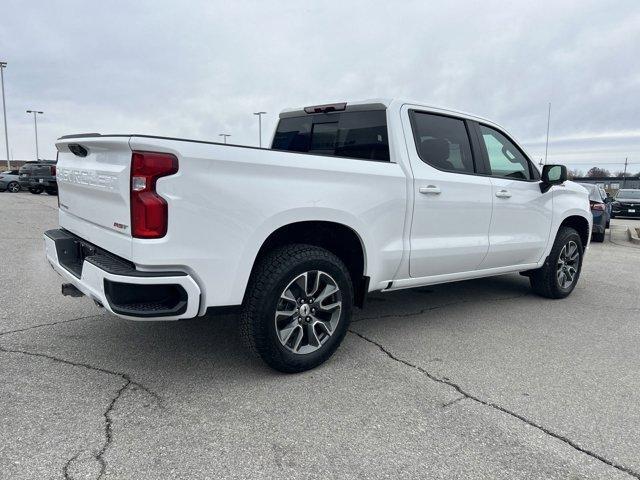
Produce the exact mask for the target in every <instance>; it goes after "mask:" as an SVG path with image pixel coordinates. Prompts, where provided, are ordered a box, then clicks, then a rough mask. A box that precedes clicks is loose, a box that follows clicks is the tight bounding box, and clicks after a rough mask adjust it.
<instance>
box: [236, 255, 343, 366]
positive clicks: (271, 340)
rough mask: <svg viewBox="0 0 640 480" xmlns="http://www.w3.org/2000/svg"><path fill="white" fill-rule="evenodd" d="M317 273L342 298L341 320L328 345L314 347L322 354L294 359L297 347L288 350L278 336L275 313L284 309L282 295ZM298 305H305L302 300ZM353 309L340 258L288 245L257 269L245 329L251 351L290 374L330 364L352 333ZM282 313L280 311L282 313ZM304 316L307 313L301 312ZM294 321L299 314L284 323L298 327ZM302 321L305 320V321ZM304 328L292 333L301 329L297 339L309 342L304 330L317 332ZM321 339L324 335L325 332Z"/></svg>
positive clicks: (244, 309)
mask: <svg viewBox="0 0 640 480" xmlns="http://www.w3.org/2000/svg"><path fill="white" fill-rule="evenodd" d="M313 271H315V272H318V271H320V272H326V274H328V276H330V278H331V280H332V281H334V282H335V284H336V286H337V287H338V288H339V295H340V296H341V298H340V300H341V302H342V303H341V307H340V309H341V310H340V312H339V316H336V317H337V324H336V325H335V327H334V328H333V331H332V333H331V334H330V335H327V336H326V338H323V343H320V342H317V344H319V346H312V345H311V344H309V345H310V347H311V348H317V349H316V350H315V351H312V352H309V353H294V351H292V350H291V349H290V348H296V347H289V348H286V347H285V346H284V345H283V343H281V340H280V337H279V336H278V330H277V328H276V310H277V309H278V305H282V304H281V303H279V302H282V301H283V300H281V298H282V297H281V295H282V294H283V293H284V292H285V290H286V289H287V288H288V287H289V286H291V285H293V284H292V282H293V280H294V279H296V278H297V277H298V276H300V275H302V274H304V273H305V272H313ZM294 296H295V295H294ZM312 300H313V299H312ZM316 300H317V299H316ZM299 301H300V302H302V299H299ZM292 304H294V305H295V308H296V312H297V311H298V303H296V302H292ZM315 305H317V304H315ZM309 306H311V304H309ZM352 307H353V285H352V282H351V277H350V275H349V271H348V270H347V268H346V267H345V265H344V263H343V262H342V261H341V260H340V259H339V258H338V257H336V256H335V255H334V254H333V253H331V252H329V251H327V250H325V249H323V248H319V247H315V246H311V245H302V244H293V245H287V246H284V247H281V248H278V249H275V250H274V251H272V252H270V253H268V254H267V255H265V256H264V257H263V258H262V259H261V260H260V261H259V264H258V265H256V267H255V269H254V271H253V273H252V274H251V278H250V280H249V285H248V287H247V293H246V295H245V300H244V302H243V307H242V313H241V314H240V328H241V332H242V335H243V337H244V338H245V341H246V343H247V344H248V346H249V347H250V348H251V349H252V350H253V351H254V352H256V353H257V354H258V355H259V356H260V357H261V358H262V359H263V360H264V361H265V362H266V363H267V365H269V366H270V367H271V368H273V369H275V370H278V371H281V372H285V373H295V372H303V371H305V370H310V369H312V368H314V367H317V366H318V365H320V364H322V363H323V362H325V361H326V360H327V359H328V358H329V357H331V355H333V353H334V352H335V351H336V349H337V348H338V347H339V346H340V343H341V342H342V339H343V338H344V336H345V335H346V333H347V330H348V328H349V323H350V321H351V311H352ZM291 308H294V307H293V306H292V307H291ZM282 309H283V308H282V307H280V310H282ZM299 310H300V311H302V307H301V306H300V308H299ZM295 315H298V314H297V313H296V314H294V316H293V317H292V318H291V319H287V318H286V317H285V323H286V322H289V321H290V322H291V323H289V325H294V324H295V322H296V321H299V320H296V318H294V317H295ZM316 315H318V313H316ZM297 318H298V319H300V317H297ZM308 318H309V317H307V319H308ZM302 322H303V325H301V326H300V327H298V326H294V327H293V328H300V330H299V332H300V333H298V334H297V335H300V336H301V338H304V336H305V335H307V340H309V337H308V333H305V332H308V330H305V328H307V329H308V328H312V329H313V328H314V327H308V326H305V325H304V320H303V321H302ZM281 331H282V330H281ZM297 335H296V339H297ZM320 335H324V334H323V333H322V332H321V333H320ZM316 340H317V337H316Z"/></svg>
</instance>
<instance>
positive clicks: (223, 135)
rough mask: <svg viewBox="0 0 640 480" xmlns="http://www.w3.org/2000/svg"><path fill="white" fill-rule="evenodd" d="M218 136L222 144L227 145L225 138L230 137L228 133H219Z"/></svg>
mask: <svg viewBox="0 0 640 480" xmlns="http://www.w3.org/2000/svg"><path fill="white" fill-rule="evenodd" d="M219 136H220V137H222V138H224V143H225V144H226V143H227V137H230V136H231V135H230V134H228V133H221V134H220V135H219Z"/></svg>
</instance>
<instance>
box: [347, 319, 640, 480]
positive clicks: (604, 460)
mask: <svg viewBox="0 0 640 480" xmlns="http://www.w3.org/2000/svg"><path fill="white" fill-rule="evenodd" d="M349 332H351V333H353V334H354V335H356V336H358V337H360V338H361V339H362V340H364V341H366V342H369V343H370V344H372V345H375V346H376V347H378V349H379V350H380V351H381V352H382V353H384V354H385V355H386V356H387V357H389V358H390V359H391V360H393V361H395V362H398V363H401V364H403V365H406V366H407V367H411V368H413V369H415V370H417V371H418V372H420V373H422V374H423V375H425V376H426V377H427V378H429V379H430V380H433V381H434V382H437V383H441V384H443V385H448V386H450V387H452V388H453V389H454V390H456V391H457V392H458V393H460V394H461V395H462V397H463V398H466V399H469V400H473V401H474V402H476V403H479V404H480V405H484V406H486V407H489V408H492V409H494V410H497V411H499V412H502V413H505V414H507V415H510V416H511V417H513V418H516V419H518V420H520V421H522V422H524V423H526V424H527V425H529V426H531V427H533V428H536V429H537V430H540V431H541V432H543V433H544V434H546V435H548V436H550V437H553V438H555V439H557V440H560V441H561V442H563V443H565V444H566V445H568V446H570V447H572V448H573V449H575V450H577V451H578V452H581V453H584V454H585V455H588V456H589V457H591V458H594V459H596V460H599V461H601V462H602V463H604V464H606V465H609V466H610V467H613V468H615V469H616V470H619V471H620V472H623V473H626V474H628V475H630V476H632V477H634V478H638V479H640V472H637V471H635V470H633V469H631V468H629V467H625V466H624V465H621V464H619V463H617V462H615V461H613V460H609V459H608V458H605V457H603V456H602V455H600V454H598V453H596V452H593V451H591V450H589V449H587V448H585V447H582V446H580V445H579V444H578V443H576V442H575V441H573V440H571V439H570V438H568V437H566V436H564V435H561V434H559V433H556V432H554V431H553V430H550V429H549V428H547V427H545V426H542V425H540V424H538V423H536V422H534V421H533V420H530V419H528V418H526V417H525V416H523V415H521V414H519V413H516V412H514V411H512V410H509V409H508V408H506V407H503V406H501V405H498V404H497V403H493V402H491V401H489V400H484V399H482V398H480V397H478V396H476V395H473V394H471V393H469V392H468V391H466V390H465V389H464V388H462V387H461V386H460V385H458V384H457V383H455V382H453V381H451V380H450V379H448V378H443V377H438V376H437V375H435V374H433V373H431V372H429V371H428V370H426V369H424V368H422V367H420V366H419V365H416V364H413V363H411V362H408V361H407V360H403V359H402V358H399V357H397V356H396V355H394V354H393V353H391V352H390V351H389V350H388V349H387V348H385V347H384V346H383V345H382V344H380V343H378V342H376V341H375V340H372V339H370V338H368V337H367V336H365V335H363V334H362V333H359V332H356V331H355V330H352V329H349ZM458 400H462V398H460V399H457V400H455V401H458ZM450 403H452V402H450ZM443 406H444V405H443Z"/></svg>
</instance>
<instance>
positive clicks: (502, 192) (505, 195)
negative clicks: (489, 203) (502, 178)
mask: <svg viewBox="0 0 640 480" xmlns="http://www.w3.org/2000/svg"><path fill="white" fill-rule="evenodd" d="M496 197H498V198H510V197H511V192H510V191H509V190H504V189H503V190H498V191H497V192H496Z"/></svg>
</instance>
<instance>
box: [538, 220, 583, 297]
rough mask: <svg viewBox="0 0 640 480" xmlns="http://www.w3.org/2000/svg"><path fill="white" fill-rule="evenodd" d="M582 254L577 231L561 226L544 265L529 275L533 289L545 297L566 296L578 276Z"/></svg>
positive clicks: (571, 289) (574, 284)
mask: <svg viewBox="0 0 640 480" xmlns="http://www.w3.org/2000/svg"><path fill="white" fill-rule="evenodd" d="M582 256H583V246H582V240H581V239H580V235H579V234H578V232H576V231H575V230H574V229H573V228H571V227H561V228H560V230H559V231H558V235H557V236H556V240H555V242H554V243H553V248H552V249H551V253H550V254H549V256H548V257H547V260H546V261H545V263H544V265H543V266H542V267H540V268H538V269H537V270H533V271H532V272H531V274H530V276H529V280H530V282H531V288H532V289H533V291H534V292H536V293H537V294H538V295H541V296H543V297H547V298H564V297H567V296H568V295H569V294H570V293H571V292H572V291H573V289H574V288H575V286H576V283H578V278H580V271H581V269H582Z"/></svg>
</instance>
